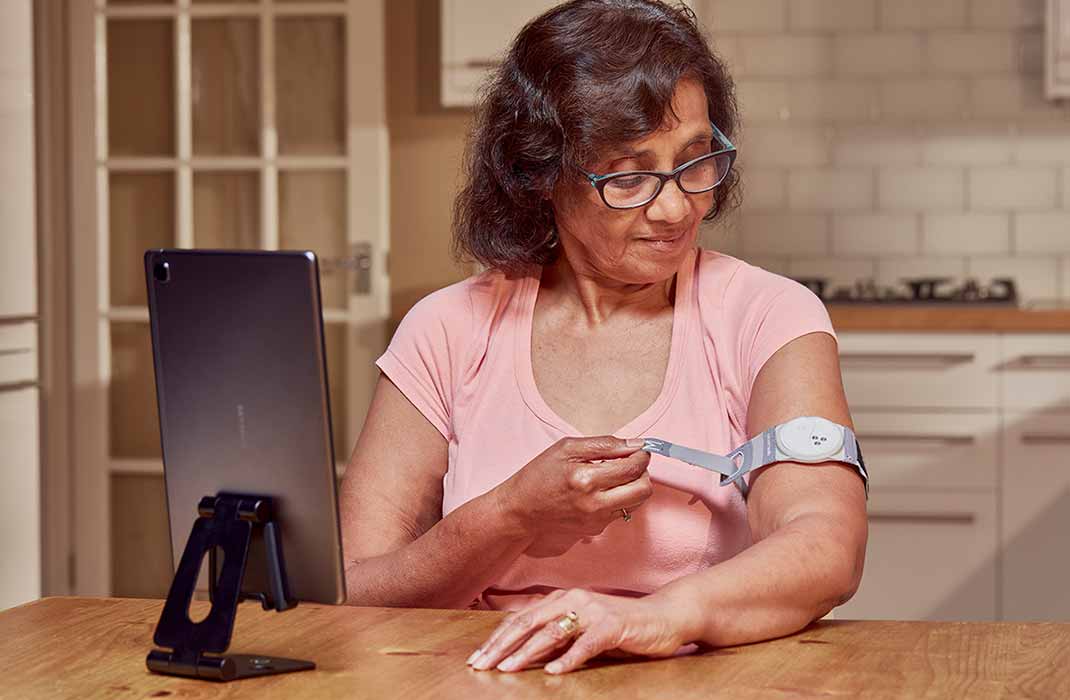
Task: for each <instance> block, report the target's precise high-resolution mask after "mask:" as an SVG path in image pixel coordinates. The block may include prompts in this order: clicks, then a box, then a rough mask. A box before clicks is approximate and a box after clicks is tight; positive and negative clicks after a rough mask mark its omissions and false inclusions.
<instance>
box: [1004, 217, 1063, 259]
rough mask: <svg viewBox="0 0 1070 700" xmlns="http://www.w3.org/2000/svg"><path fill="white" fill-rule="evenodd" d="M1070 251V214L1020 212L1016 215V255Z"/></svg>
mask: <svg viewBox="0 0 1070 700" xmlns="http://www.w3.org/2000/svg"><path fill="white" fill-rule="evenodd" d="M1063 251H1070V212H1058V211H1056V212H1036V213H1028V212H1019V213H1017V214H1015V215H1014V252H1015V254H1023V253H1024V254H1027V255H1028V254H1033V253H1060V252H1063Z"/></svg>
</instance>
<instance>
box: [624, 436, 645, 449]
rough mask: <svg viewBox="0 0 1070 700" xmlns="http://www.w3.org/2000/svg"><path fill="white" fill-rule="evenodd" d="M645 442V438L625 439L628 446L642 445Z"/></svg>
mask: <svg viewBox="0 0 1070 700" xmlns="http://www.w3.org/2000/svg"><path fill="white" fill-rule="evenodd" d="M643 442H644V441H643V438H628V439H627V440H625V441H624V444H625V445H627V446H628V447H642V446H643Z"/></svg>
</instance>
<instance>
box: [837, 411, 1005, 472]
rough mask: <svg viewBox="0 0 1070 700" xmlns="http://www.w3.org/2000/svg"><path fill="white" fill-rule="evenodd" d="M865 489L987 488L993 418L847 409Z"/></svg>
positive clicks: (994, 454)
mask: <svg viewBox="0 0 1070 700" xmlns="http://www.w3.org/2000/svg"><path fill="white" fill-rule="evenodd" d="M851 417H852V418H853V419H854V424H855V433H856V435H857V436H858V441H859V443H860V444H861V446H862V455H863V457H864V458H865V460H866V464H867V466H868V467H869V475H870V488H871V489H876V490H883V489H898V490H913V491H927V490H929V491H931V490H932V489H949V490H955V489H958V490H973V491H977V490H993V489H995V488H996V484H997V480H998V477H997V460H998V453H999V449H998V447H999V429H1000V422H999V414H998V413H995V412H990V413H948V412H940V411H911V412H908V411H902V410H898V411H892V412H884V411H873V410H857V411H856V410H852V412H851Z"/></svg>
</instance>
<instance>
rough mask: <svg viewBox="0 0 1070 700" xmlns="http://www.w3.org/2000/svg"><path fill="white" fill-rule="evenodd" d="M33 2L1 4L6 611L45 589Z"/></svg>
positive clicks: (1, 536)
mask: <svg viewBox="0 0 1070 700" xmlns="http://www.w3.org/2000/svg"><path fill="white" fill-rule="evenodd" d="M33 120H34V110H33V9H32V6H31V3H30V0H7V1H6V2H3V3H0V220H2V221H3V229H2V230H0V561H2V562H3V564H2V565H0V566H3V571H4V573H3V576H0V610H3V609H4V608H8V607H11V606H12V605H18V604H20V603H25V602H27V601H30V600H34V599H36V598H38V597H40V595H41V496H40V485H41V472H40V437H39V430H38V403H39V402H38V388H37V255H36V249H37V228H36V227H37V224H36V217H35V214H34V213H35V207H36V203H35V201H34V151H33V143H34V121H33Z"/></svg>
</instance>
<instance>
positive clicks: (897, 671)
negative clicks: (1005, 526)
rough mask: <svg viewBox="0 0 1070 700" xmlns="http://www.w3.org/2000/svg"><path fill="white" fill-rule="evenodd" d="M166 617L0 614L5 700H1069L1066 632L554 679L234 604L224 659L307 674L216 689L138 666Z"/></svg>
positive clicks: (491, 618) (94, 601)
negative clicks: (269, 660) (298, 666)
mask: <svg viewBox="0 0 1070 700" xmlns="http://www.w3.org/2000/svg"><path fill="white" fill-rule="evenodd" d="M201 605H203V604H199V603H195V606H201ZM161 607H162V601H158V600H130V599H115V598H48V599H44V600H39V601H36V602H34V603H29V604H27V605H23V606H21V607H17V608H12V609H10V610H6V611H4V612H0V660H2V667H3V678H2V679H0V697H3V698H13V699H14V698H18V699H20V700H22V699H24V698H75V697H77V698H120V699H121V698H166V697H170V698H245V697H248V698H258V699H259V698H275V697H277V698H395V697H396V698H405V700H417V699H418V698H464V699H465V700H474V699H476V698H484V697H486V698H502V697H513V698H529V697H530V698H546V697H552V698H588V697H600V698H607V699H609V700H631V698H672V699H674V700H675V699H677V698H716V697H725V698H757V697H762V698H766V697H775V698H785V697H792V698H795V697H816V696H839V697H842V696H847V697H850V696H857V695H861V694H864V695H865V696H866V697H873V698H885V697H901V698H920V697H939V698H952V697H954V698H958V697H961V698H971V699H972V698H1009V697H1014V698H1025V697H1032V698H1070V624H1055V623H1028V624H1020V623H977V622H949V623H937V622H861V621H858V622H855V621H834V622H817V623H815V624H813V625H812V626H810V627H809V628H807V629H806V630H804V631H803V632H800V633H799V634H795V635H792V636H790V637H785V638H783V639H778V640H774V641H770V642H764V643H761V644H753V645H749V646H743V647H732V648H724V649H718V650H713V651H709V652H706V653H704V654H701V655H695V656H688V657H679V658H674V659H664V660H657V661H654V660H634V661H633V660H627V661H615V662H606V663H600V664H597V665H595V666H593V667H591V668H588V669H584V670H580V671H577V672H574V673H571V674H566V675H564V676H549V675H547V674H545V673H544V672H543V671H542V670H541V669H533V670H528V671H525V672H522V673H517V674H504V673H499V672H496V671H489V672H488V671H484V672H479V671H473V670H471V669H469V668H468V667H467V666H465V664H464V661H465V659H466V658H467V656H468V654H469V653H470V652H471V651H472V650H473V649H475V647H476V646H477V645H478V644H479V643H480V642H481V641H482V640H483V639H484V638H485V636H486V635H487V633H489V632H490V630H491V629H492V628H493V627H494V625H495V623H496V622H497V621H498V620H499V619H500V618H501V614H500V613H493V612H479V611H460V610H403V609H390V608H348V607H329V606H318V605H304V604H303V605H301V606H299V607H298V608H296V609H295V610H292V611H288V612H285V613H281V614H280V613H271V612H264V611H262V610H261V609H260V608H259V607H258V606H254V605H252V604H245V605H242V606H241V608H240V611H239V616H238V623H237V625H236V627H235V633H234V643H233V644H232V649H231V651H234V652H241V651H245V652H248V653H257V654H274V655H278V656H291V657H297V658H306V659H312V660H314V661H315V662H316V664H317V665H318V668H317V669H316V670H314V671H304V672H300V673H291V674H287V675H279V676H269V677H264V678H254V679H246V680H240V681H233V682H230V683H213V682H211V681H196V680H189V679H184V678H174V677H170V676H159V675H155V674H151V673H149V672H148V671H147V670H146V669H145V654H146V653H147V652H148V650H149V647H150V646H151V638H152V632H153V629H154V627H155V625H156V620H157V617H158V615H159V613H160V609H161Z"/></svg>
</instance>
